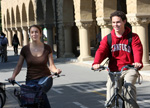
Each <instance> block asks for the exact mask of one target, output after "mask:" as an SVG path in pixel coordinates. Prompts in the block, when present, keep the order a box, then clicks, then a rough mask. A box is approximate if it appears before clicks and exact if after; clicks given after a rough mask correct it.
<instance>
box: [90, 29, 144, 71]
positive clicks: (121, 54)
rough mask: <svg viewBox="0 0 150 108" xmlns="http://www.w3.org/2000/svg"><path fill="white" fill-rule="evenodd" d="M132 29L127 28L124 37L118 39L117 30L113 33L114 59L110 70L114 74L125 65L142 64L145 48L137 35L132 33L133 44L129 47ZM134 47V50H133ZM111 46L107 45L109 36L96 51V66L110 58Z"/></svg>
mask: <svg viewBox="0 0 150 108" xmlns="http://www.w3.org/2000/svg"><path fill="white" fill-rule="evenodd" d="M130 32H131V29H130V28H128V27H126V28H125V32H124V33H123V35H122V37H117V36H116V34H115V30H114V29H113V30H112V31H111V36H112V45H111V48H112V50H111V53H112V57H111V58H110V61H109V68H110V70H111V71H112V72H114V71H120V70H121V68H122V67H123V66H124V65H128V64H132V63H135V62H138V63H141V64H142V65H143V63H142V56H143V47H142V44H141V41H140V38H139V36H138V35H137V34H135V33H132V43H131V46H128V47H127V45H128V33H130ZM131 47H132V48H131ZM109 53H110V52H109V46H108V44H107V36H105V37H104V38H103V40H102V41H101V42H100V46H99V48H98V49H97V51H96V54H95V59H94V63H93V65H94V64H100V63H101V62H102V61H103V60H104V59H105V58H107V57H109V56H110V54H109Z"/></svg>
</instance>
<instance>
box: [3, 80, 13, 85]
mask: <svg viewBox="0 0 150 108" xmlns="http://www.w3.org/2000/svg"><path fill="white" fill-rule="evenodd" d="M5 81H8V82H9V83H11V84H12V85H15V80H9V79H5Z"/></svg>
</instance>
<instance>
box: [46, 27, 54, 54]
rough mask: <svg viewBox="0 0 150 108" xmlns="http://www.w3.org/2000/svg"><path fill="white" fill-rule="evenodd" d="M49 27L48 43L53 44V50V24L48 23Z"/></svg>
mask: <svg viewBox="0 0 150 108" xmlns="http://www.w3.org/2000/svg"><path fill="white" fill-rule="evenodd" d="M46 29H47V44H48V45H50V46H51V48H52V51H54V47H53V43H54V42H53V25H46Z"/></svg>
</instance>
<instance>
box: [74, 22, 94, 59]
mask: <svg viewBox="0 0 150 108" xmlns="http://www.w3.org/2000/svg"><path fill="white" fill-rule="evenodd" d="M76 25H77V26H78V28H79V40H80V56H79V57H78V60H79V61H87V60H90V59H91V49H90V39H89V35H88V29H89V27H90V26H91V25H92V22H76ZM92 59H93V58H92Z"/></svg>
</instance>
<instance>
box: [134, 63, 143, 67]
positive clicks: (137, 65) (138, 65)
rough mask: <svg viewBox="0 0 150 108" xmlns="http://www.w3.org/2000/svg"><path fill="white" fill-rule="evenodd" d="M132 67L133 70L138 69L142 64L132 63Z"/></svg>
mask: <svg viewBox="0 0 150 108" xmlns="http://www.w3.org/2000/svg"><path fill="white" fill-rule="evenodd" d="M133 65H134V67H135V68H140V67H142V64H141V63H138V62H135V63H133Z"/></svg>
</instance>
